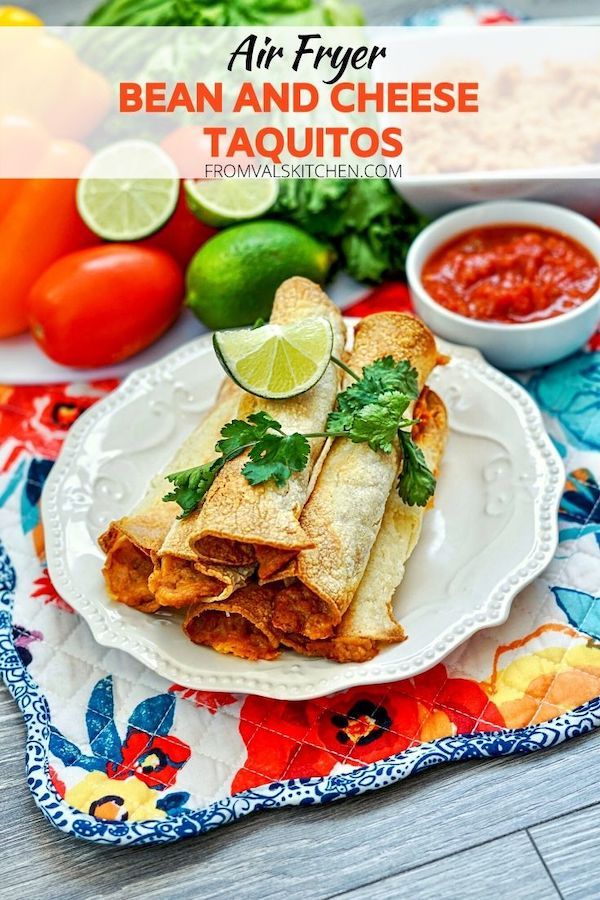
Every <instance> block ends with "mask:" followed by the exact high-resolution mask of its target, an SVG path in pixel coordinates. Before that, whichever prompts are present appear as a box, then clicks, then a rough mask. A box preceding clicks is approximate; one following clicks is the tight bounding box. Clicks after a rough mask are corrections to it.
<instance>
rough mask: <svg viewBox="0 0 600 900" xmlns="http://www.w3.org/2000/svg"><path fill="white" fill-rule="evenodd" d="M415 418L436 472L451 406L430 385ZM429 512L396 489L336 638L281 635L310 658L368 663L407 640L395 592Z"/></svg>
mask: <svg viewBox="0 0 600 900" xmlns="http://www.w3.org/2000/svg"><path fill="white" fill-rule="evenodd" d="M414 417H415V418H416V419H419V423H418V424H417V425H415V426H414V427H413V430H412V436H413V440H414V441H415V443H416V444H417V446H418V447H420V449H421V450H422V451H423V455H424V457H425V461H426V462H427V465H428V467H429V468H430V469H431V471H432V472H434V473H436V474H437V473H438V472H439V467H440V462H441V459H442V454H443V452H444V447H445V444H446V439H447V436H448V417H447V413H446V407H445V406H444V403H443V401H442V400H441V398H440V397H439V396H438V395H437V394H436V393H434V392H433V391H431V390H429V389H428V388H425V389H424V390H423V391H422V392H421V395H420V397H419V400H418V402H417V404H416V406H415V410H414ZM430 503H431V501H430ZM425 512H426V507H425V508H424V507H420V506H408V505H407V504H406V503H404V501H402V500H401V499H400V497H399V495H398V492H397V490H396V489H395V488H393V489H392V491H391V492H390V495H389V497H388V501H387V504H386V507H385V512H384V514H383V520H382V522H381V528H380V529H379V533H378V535H377V539H376V541H375V543H374V545H373V549H372V550H371V555H370V557H369V562H368V564H367V567H366V569H365V573H364V575H363V577H362V580H361V582H360V584H359V586H358V590H357V591H356V594H355V595H354V598H353V600H352V603H351V604H350V606H349V608H348V610H347V612H346V614H345V615H344V617H343V619H342V621H341V623H340V625H339V627H338V629H337V631H336V633H335V635H334V637H332V638H331V639H330V640H327V641H310V640H307V639H306V638H302V637H301V636H299V635H289V634H288V635H283V636H280V637H283V641H284V643H285V644H286V646H288V647H293V649H295V650H297V651H298V652H299V653H303V654H306V655H308V656H325V657H328V658H329V659H335V660H337V661H338V662H363V661H365V660H368V659H372V658H373V657H374V656H375V655H376V654H377V653H378V651H379V649H380V648H381V647H382V646H384V645H385V644H391V643H394V644H396V643H400V642H401V641H403V640H404V639H405V634H404V630H403V628H402V626H401V625H400V623H399V622H398V620H397V619H396V616H395V615H394V607H393V600H394V593H395V592H396V590H397V588H398V586H399V585H400V584H401V583H402V580H403V578H404V572H405V569H406V563H407V561H408V559H409V557H410V555H411V554H412V552H413V550H414V549H415V547H416V545H417V542H418V540H419V537H420V534H421V527H422V524H423V518H424V516H425ZM274 637H276V634H275V633H274Z"/></svg>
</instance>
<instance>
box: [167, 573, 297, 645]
mask: <svg viewBox="0 0 600 900" xmlns="http://www.w3.org/2000/svg"><path fill="white" fill-rule="evenodd" d="M278 590H279V588H278V586H277V585H274V584H265V585H259V584H257V583H256V582H250V583H249V584H247V585H245V586H244V587H242V588H241V589H240V590H238V591H236V592H235V593H234V594H232V595H231V596H230V597H229V598H228V599H227V600H224V601H217V602H212V603H206V602H204V601H203V600H200V601H198V602H197V603H195V604H193V605H192V606H190V608H189V609H188V611H187V614H186V617H185V621H184V623H183V629H184V631H185V633H186V634H187V636H188V637H189V638H190V640H191V641H193V642H194V643H195V644H201V645H203V646H205V647H212V648H213V650H217V651H218V652H219V653H230V654H232V655H233V656H239V657H241V658H242V659H253V660H256V659H275V657H277V656H278V655H279V646H280V643H281V640H280V637H279V636H278V635H276V634H275V632H274V631H273V629H272V627H271V624H270V623H271V618H272V615H273V602H274V599H275V596H276V595H277V591H278Z"/></svg>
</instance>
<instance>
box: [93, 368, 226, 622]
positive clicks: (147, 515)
mask: <svg viewBox="0 0 600 900" xmlns="http://www.w3.org/2000/svg"><path fill="white" fill-rule="evenodd" d="M240 396H241V394H240V391H239V389H238V388H237V387H236V386H235V385H234V384H233V382H231V381H230V380H229V379H227V381H225V382H224V384H223V387H222V388H221V391H220V393H219V396H218V399H217V402H216V404H215V406H214V408H213V409H212V411H211V412H209V413H208V415H207V416H206V417H205V418H204V419H203V421H202V422H201V423H200V425H199V426H198V427H197V428H196V429H195V430H194V431H193V432H192V434H191V435H190V436H189V437H188V438H187V440H186V441H185V442H184V444H183V445H182V446H181V448H180V449H179V451H178V452H177V454H176V455H175V457H174V458H173V459H172V460H171V462H170V463H169V465H168V466H167V467H166V469H165V473H169V472H177V471H180V470H182V469H187V468H190V467H192V466H197V465H202V464H203V463H206V462H209V461H210V460H211V459H212V458H213V457H214V455H215V444H216V442H217V441H218V440H219V436H220V432H221V428H222V427H223V425H225V423H226V422H229V421H230V420H231V419H232V418H234V416H235V414H236V412H237V408H238V406H239V402H240ZM171 490H172V485H171V484H170V482H168V481H167V480H166V478H165V477H164V475H159V476H157V477H156V478H155V479H153V481H152V483H151V484H150V487H149V488H148V490H147V492H146V494H145V495H144V497H143V498H142V500H141V501H140V503H139V504H138V505H137V506H136V508H135V509H134V510H133V512H131V513H130V515H128V516H125V517H124V518H122V519H119V520H118V521H116V522H112V523H111V524H110V526H109V527H108V529H107V530H106V531H105V532H104V534H103V535H101V537H100V539H99V543H100V546H101V547H102V549H103V550H104V552H105V553H106V562H105V564H104V569H103V572H104V578H105V580H106V585H107V587H108V591H109V594H110V595H111V597H113V599H115V600H117V601H118V602H119V603H125V604H126V605H127V606H133V607H134V608H135V609H139V610H141V611H142V612H156V611H157V610H158V609H159V608H160V606H161V605H166V606H179V605H181V604H180V603H179V602H174V603H171V602H168V600H169V598H168V597H163V598H157V597H156V596H155V594H154V592H153V591H152V589H151V588H150V587H149V586H148V579H149V578H150V577H151V576H152V573H153V569H154V560H155V558H156V555H157V553H158V551H159V550H160V548H161V546H162V544H163V541H164V539H165V536H166V535H167V532H168V531H169V529H170V527H171V525H172V524H173V522H174V521H175V519H176V517H177V515H178V513H179V512H180V509H179V507H178V505H177V504H176V503H172V502H170V503H165V502H164V501H163V499H162V498H163V497H164V495H165V494H167V493H169V492H170V491H171ZM198 574H199V579H198V580H197V582H196V583H195V585H194V590H195V594H194V598H193V599H197V598H198V597H199V596H204V595H206V594H210V595H215V594H219V593H220V592H221V591H222V590H223V581H222V580H220V579H217V578H215V577H212V575H211V573H210V572H207V573H198ZM175 599H176V601H179V599H180V598H179V597H176V598H175ZM186 599H187V598H186ZM163 601H164V602H163ZM187 602H190V601H187Z"/></svg>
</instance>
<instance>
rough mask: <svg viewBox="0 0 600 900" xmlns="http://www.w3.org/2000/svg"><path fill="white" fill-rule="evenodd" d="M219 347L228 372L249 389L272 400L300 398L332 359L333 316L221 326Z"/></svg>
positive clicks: (223, 364)
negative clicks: (238, 327) (240, 326)
mask: <svg viewBox="0 0 600 900" xmlns="http://www.w3.org/2000/svg"><path fill="white" fill-rule="evenodd" d="M213 342H214V347H215V351H216V353H217V356H218V358H219V361H220V362H221V365H222V366H223V368H224V369H225V370H226V372H227V373H228V375H230V376H231V378H232V379H233V380H234V381H235V382H236V384H239V386H240V387H242V388H243V389H244V390H245V391H248V393H250V394H256V395H257V396H258V397H266V398H268V399H270V400H283V399H284V398H286V397H295V396H296V395H297V394H303V393H304V392H305V391H307V390H308V389H309V388H311V387H313V385H315V384H316V383H317V381H318V380H319V379H320V378H321V377H322V375H323V373H324V372H325V369H326V368H327V366H328V364H329V360H330V359H331V351H332V349H333V330H332V328H331V324H330V323H329V321H328V319H324V318H318V319H304V321H302V322H294V323H293V324H291V325H262V326H261V327H260V328H251V329H244V330H240V331H217V332H216V333H215V335H214V337H213Z"/></svg>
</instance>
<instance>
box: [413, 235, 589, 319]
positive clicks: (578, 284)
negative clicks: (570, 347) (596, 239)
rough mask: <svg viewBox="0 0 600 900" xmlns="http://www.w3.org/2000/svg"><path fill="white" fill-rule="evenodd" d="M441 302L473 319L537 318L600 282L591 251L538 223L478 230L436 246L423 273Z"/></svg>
mask: <svg viewBox="0 0 600 900" xmlns="http://www.w3.org/2000/svg"><path fill="white" fill-rule="evenodd" d="M421 281H422V283H423V287H424V288H425V290H426V291H427V292H428V294H429V295H430V297H432V298H433V299H434V300H435V301H436V302H437V303H440V304H441V305H442V306H445V307H446V308H447V309H449V310H452V312H455V313H459V314H460V315H461V316H469V317H470V318H472V319H485V320H486V321H496V322H536V321H538V320H540V319H548V318H550V317H551V316H559V315H561V313H565V312H568V311H569V310H571V309H574V308H575V307H576V306H579V305H580V304H581V303H584V302H585V301H586V300H587V299H588V298H589V297H591V296H592V295H593V294H594V293H595V292H596V291H597V290H598V287H599V286H600V266H599V264H598V261H597V260H596V259H594V257H593V256H592V254H591V253H590V252H589V250H586V248H585V247H582V246H581V244H578V243H577V241H574V240H573V239H572V238H570V237H567V236H566V235H564V234H560V233H559V232H557V231H547V230H545V229H543V228H537V227H535V226H533V225H498V226H496V225H493V226H490V227H483V228H474V229H472V230H471V231H466V232H464V233H463V234H460V235H459V236H458V237H455V238H453V239H452V240H451V241H448V243H446V244H444V245H443V246H442V247H440V249H439V250H436V251H435V253H434V254H433V255H432V256H430V257H429V259H428V260H427V262H426V263H425V266H424V267H423V271H422V273H421Z"/></svg>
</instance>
